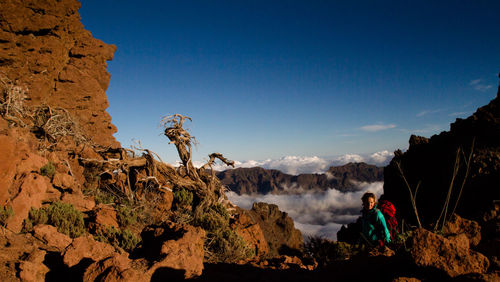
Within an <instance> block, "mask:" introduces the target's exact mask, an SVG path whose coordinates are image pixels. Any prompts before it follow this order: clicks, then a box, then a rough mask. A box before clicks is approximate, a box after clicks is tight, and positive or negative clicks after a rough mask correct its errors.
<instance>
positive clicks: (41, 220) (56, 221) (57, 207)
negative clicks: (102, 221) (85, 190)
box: [24, 202, 85, 238]
mask: <svg viewBox="0 0 500 282" xmlns="http://www.w3.org/2000/svg"><path fill="white" fill-rule="evenodd" d="M37 224H50V225H53V226H55V227H57V231H58V232H60V233H64V234H66V235H68V236H70V237H71V238H76V237H78V236H80V235H82V234H83V233H85V224H84V221H83V214H82V213H81V212H80V211H78V210H76V209H75V207H73V205H71V204H67V203H61V202H55V203H52V204H51V205H50V206H47V207H42V208H40V209H34V208H31V210H30V212H29V215H28V218H27V219H26V220H25V221H24V230H25V231H28V232H29V231H31V230H32V229H33V226H35V225H37Z"/></svg>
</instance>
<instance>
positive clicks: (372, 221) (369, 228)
mask: <svg viewBox="0 0 500 282" xmlns="http://www.w3.org/2000/svg"><path fill="white" fill-rule="evenodd" d="M361 200H362V201H363V210H362V215H361V235H362V237H363V239H364V241H365V242H368V243H369V244H370V245H372V246H383V245H384V244H386V243H389V242H390V241H391V233H390V232H389V229H387V225H386V223H385V218H384V215H383V214H382V212H381V211H380V210H379V209H377V196H375V194H373V193H370V192H366V193H365V194H364V195H363V197H361Z"/></svg>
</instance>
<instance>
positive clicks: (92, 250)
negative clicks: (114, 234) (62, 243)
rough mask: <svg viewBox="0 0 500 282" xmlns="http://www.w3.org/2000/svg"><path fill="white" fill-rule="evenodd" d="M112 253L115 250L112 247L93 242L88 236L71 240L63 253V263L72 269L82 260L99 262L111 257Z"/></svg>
mask: <svg viewBox="0 0 500 282" xmlns="http://www.w3.org/2000/svg"><path fill="white" fill-rule="evenodd" d="M114 253H115V249H114V248H113V247H112V246H110V245H108V244H105V243H102V242H98V241H95V240H94V238H92V236H90V235H88V236H86V237H78V238H76V239H74V240H73V242H72V243H71V245H69V246H68V248H67V249H66V251H65V252H64V255H63V261H64V264H66V265H67V266H68V267H72V266H74V265H77V264H78V263H79V262H80V261H81V260H82V259H84V258H88V259H91V260H93V261H100V260H102V259H104V258H107V257H111V256H113V255H114Z"/></svg>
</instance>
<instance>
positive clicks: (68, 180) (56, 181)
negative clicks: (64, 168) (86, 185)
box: [52, 173, 75, 189]
mask: <svg viewBox="0 0 500 282" xmlns="http://www.w3.org/2000/svg"><path fill="white" fill-rule="evenodd" d="M52 184H53V185H54V186H56V187H59V188H61V189H71V188H73V187H75V179H74V178H73V176H71V175H69V174H67V173H56V174H54V177H53V178H52Z"/></svg>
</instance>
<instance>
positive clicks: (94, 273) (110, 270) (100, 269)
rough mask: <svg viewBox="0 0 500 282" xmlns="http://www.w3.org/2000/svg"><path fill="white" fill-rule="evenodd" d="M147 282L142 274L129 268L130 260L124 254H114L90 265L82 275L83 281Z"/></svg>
mask: <svg viewBox="0 0 500 282" xmlns="http://www.w3.org/2000/svg"><path fill="white" fill-rule="evenodd" d="M97 280H99V281H106V282H111V281H131V282H132V281H133V282H140V281H149V280H147V279H145V277H144V275H143V273H140V272H138V271H137V270H135V269H133V268H132V267H131V260H130V259H129V258H128V255H127V254H126V253H123V254H115V255H114V256H112V257H109V258H105V259H103V260H100V261H96V262H94V263H92V264H91V265H90V266H89V267H88V268H87V269H86V270H85V273H84V275H83V281H97Z"/></svg>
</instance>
